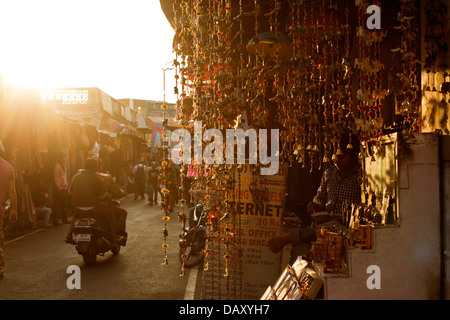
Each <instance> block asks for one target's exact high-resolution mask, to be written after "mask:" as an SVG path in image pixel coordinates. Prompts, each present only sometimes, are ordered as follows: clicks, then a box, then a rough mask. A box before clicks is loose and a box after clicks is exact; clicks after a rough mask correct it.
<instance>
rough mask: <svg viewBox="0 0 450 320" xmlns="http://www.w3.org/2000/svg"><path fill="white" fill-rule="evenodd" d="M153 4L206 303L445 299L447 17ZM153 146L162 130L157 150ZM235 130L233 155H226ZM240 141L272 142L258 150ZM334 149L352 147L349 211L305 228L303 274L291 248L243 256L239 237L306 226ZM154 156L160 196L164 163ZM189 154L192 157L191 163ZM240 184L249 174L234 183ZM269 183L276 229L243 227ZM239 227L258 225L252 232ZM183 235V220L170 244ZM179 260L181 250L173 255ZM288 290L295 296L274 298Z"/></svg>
mask: <svg viewBox="0 0 450 320" xmlns="http://www.w3.org/2000/svg"><path fill="white" fill-rule="evenodd" d="M160 3H161V7H162V10H163V12H164V13H165V15H166V17H167V19H168V21H169V22H170V23H171V25H172V27H173V28H174V30H175V36H174V39H173V52H174V60H173V67H174V69H175V70H176V71H175V73H176V75H175V80H176V87H175V89H174V90H175V93H176V94H177V95H178V98H179V100H178V102H177V117H178V119H179V121H180V123H181V124H182V126H183V129H184V130H185V131H183V134H180V136H183V137H185V136H193V137H194V139H193V142H192V143H190V144H188V145H185V144H183V143H182V142H180V145H184V146H185V148H181V154H186V153H189V156H187V157H186V158H184V160H185V161H183V162H182V163H181V164H180V163H179V165H180V177H181V180H183V179H184V178H185V177H186V172H188V171H195V172H197V173H198V174H197V175H196V176H195V177H194V183H191V187H190V190H191V194H192V195H194V201H195V203H202V205H203V206H204V208H205V210H206V211H207V213H208V219H209V220H208V221H209V223H208V226H209V233H207V236H206V240H207V241H206V249H205V250H204V252H205V261H204V278H203V281H204V284H203V285H204V292H203V293H204V296H203V298H205V299H225V298H226V299H232V298H235V299H241V298H244V299H245V298H247V299H253V298H255V297H264V298H275V299H282V298H283V297H289V298H293V299H305V298H308V299H311V298H316V297H319V298H324V299H353V298H354V299H361V298H367V299H386V298H393V299H395V298H399V299H423V298H425V299H440V298H448V293H447V292H448V281H447V280H446V279H447V276H446V275H447V274H449V273H450V272H449V268H448V263H447V260H448V259H447V258H446V256H445V252H447V251H446V250H447V249H446V248H447V247H448V242H449V241H448V225H449V224H448V212H446V210H445V209H444V210H443V207H442V206H444V208H446V207H447V206H448V205H446V204H443V203H446V201H447V200H445V201H443V199H444V198H445V190H446V185H447V183H442V182H443V180H442V179H443V177H444V176H445V170H444V168H446V167H445V163H446V162H445V161H446V160H445V159H444V158H442V157H441V156H440V155H441V154H442V153H443V152H444V151H445V150H447V149H448V145H447V144H448V140H447V139H445V138H444V137H445V136H446V135H448V132H449V131H448V129H449V126H448V121H447V117H446V114H447V113H448V104H447V99H448V92H449V90H448V89H449V87H448V81H447V78H448V74H449V66H448V61H449V52H448V37H447V38H446V36H445V34H446V32H447V31H445V30H448V17H449V8H448V4H446V3H445V2H444V1H437V2H436V5H430V4H429V2H426V1H425V2H422V1H420V2H417V1H378V2H375V3H369V2H367V1H333V0H328V1H322V0H320V1H284V0H275V1H259V0H253V1H251V0H248V1H246V0H241V1H233V0H224V1H204V0H196V1H185V0H161V1H160ZM164 107H165V104H162V109H163V110H164ZM166 130H167V122H165V121H162V135H164V134H167V131H166ZM237 130H241V131H239V132H242V133H243V134H244V138H243V139H244V140H241V142H239V141H238V140H239V139H238V138H237V139H236V140H234V139H233V140H227V139H225V137H228V136H227V134H228V133H230V131H233V132H234V133H236V132H238V131H237ZM252 134H256V135H258V134H259V135H262V136H264V134H265V135H266V136H265V137H266V138H267V137H269V136H271V134H272V136H276V139H275V140H272V141H271V142H269V143H267V139H266V140H265V143H266V144H264V141H262V140H252V137H253V136H252ZM344 136H348V138H349V143H348V146H347V148H350V149H351V148H352V139H357V140H358V141H359V142H360V149H359V150H357V151H358V152H359V162H360V163H361V165H362V169H361V171H360V176H359V183H360V188H361V201H360V202H357V203H351V202H349V203H346V204H345V207H343V208H341V209H342V212H343V213H341V214H340V215H339V216H335V215H334V213H333V212H331V213H330V212H327V213H326V214H328V215H330V214H331V216H332V218H333V220H335V221H339V224H338V226H336V225H334V226H333V227H317V230H316V231H317V234H316V237H315V241H314V242H313V243H312V244H311V245H312V248H311V250H310V251H309V252H308V256H307V257H302V259H300V260H298V259H297V258H299V257H296V256H289V255H290V252H289V250H288V247H286V248H287V250H285V251H283V254H282V255H281V256H280V255H272V256H271V257H268V256H266V254H265V250H266V249H267V248H266V247H264V244H263V242H264V239H259V242H255V243H257V244H258V246H257V247H249V246H246V245H244V243H243V239H242V238H241V237H242V236H243V235H246V236H249V235H250V233H251V232H252V233H253V235H255V234H256V232H258V234H262V233H264V234H267V235H268V237H271V236H273V234H271V235H269V233H270V232H281V231H282V230H283V229H284V231H286V230H287V229H289V228H292V227H295V228H299V227H301V225H302V224H303V225H304V224H305V223H307V218H308V215H307V214H305V211H306V208H305V207H306V203H308V202H309V201H311V200H312V198H313V196H314V193H315V191H316V190H317V187H318V181H320V177H321V176H322V175H323V173H324V172H325V170H326V169H327V168H329V167H331V166H333V163H334V161H335V160H336V159H337V158H338V157H339V156H341V155H342V154H343V151H342V149H341V148H342V146H340V145H339V141H340V140H341V138H343V137H344ZM269 140H270V139H269ZM180 141H182V140H180ZM240 143H241V144H242V143H243V144H244V145H246V147H247V149H245V150H243V149H240V148H239V144H240ZM235 144H236V145H235ZM252 147H254V148H253V149H252ZM162 148H163V156H164V160H163V162H162V164H163V165H162V171H161V181H162V183H163V184H164V183H165V181H166V180H165V177H166V176H165V172H166V171H165V167H166V166H167V164H168V162H169V161H170V159H171V154H170V152H169V149H168V148H167V146H164V145H163V147H162ZM195 150H197V151H199V152H198V153H197V156H198V157H197V158H196V156H195V154H194V155H193V157H192V158H189V157H190V156H191V154H192V153H195V152H194V151H195ZM273 151H274V153H271V152H273ZM202 152H203V153H202ZM253 153H256V154H257V155H261V154H266V155H268V156H269V155H271V154H272V155H276V157H277V161H278V163H279V166H278V171H277V172H275V173H272V174H269V175H264V174H261V172H262V171H260V170H261V169H262V168H267V167H269V166H270V164H269V163H270V161H267V160H268V159H267V158H265V159H263V161H262V162H261V160H262V158H255V157H253ZM444 154H445V152H444ZM239 156H241V158H239ZM181 157H182V156H181ZM228 157H230V159H232V160H231V162H228V161H225V159H227V160H228V159H229V158H228ZM269 157H270V156H269ZM239 159H241V160H242V159H245V161H242V162H239ZM255 159H256V160H255ZM193 168H194V169H193ZM243 168H246V169H245V170H248V171H249V172H253V173H254V174H253V175H252V176H251V177H244V176H243V175H242V176H240V177H239V178H236V174H237V173H240V172H242V170H244V169H243ZM283 168H286V169H283ZM280 170H281V171H282V172H283V173H284V172H285V173H286V176H284V180H283V181H284V182H283V183H282V184H279V185H278V188H279V189H278V190H277V191H276V192H275V193H276V194H281V195H282V197H281V199H280V202H279V203H277V204H276V205H274V206H273V207H272V209H273V208H278V207H277V206H280V207H279V208H278V209H276V211H271V213H274V212H277V217H278V216H279V217H280V219H279V220H278V219H275V220H271V219H267V217H266V216H265V214H267V213H268V212H267V211H265V213H261V214H260V215H259V214H258V213H256V212H257V207H258V203H259V204H261V203H265V206H266V207H265V208H266V210H267V208H268V207H269V205H270V194H271V191H270V189H269V191H268V192H267V190H266V189H265V188H266V187H267V186H268V185H270V183H269V181H272V180H273V179H275V177H278V176H277V173H279V172H280ZM293 177H297V178H298V179H293ZM275 180H276V179H275ZM262 181H265V182H264V183H262V184H261V182H262ZM265 183H268V185H267V184H265ZM244 186H245V187H246V186H248V187H249V190H250V194H251V195H252V200H251V201H249V202H247V201H246V200H247V199H248V198H244V197H245V193H242V190H244V189H243V188H244ZM182 188H183V187H182ZM225 190H228V191H227V192H225ZM181 191H182V192H183V193H182V194H186V192H184V190H181ZM252 191H253V192H252ZM170 192H173V191H170V190H169V189H166V195H167V197H168V195H169V194H170ZM265 192H266V193H265ZM286 195H287V197H286ZM236 197H238V198H237V199H236ZM445 199H446V198H445ZM182 200H183V201H182V203H184V202H185V199H184V198H183V199H182ZM163 208H164V207H163ZM252 210H253V211H252ZM447 211H448V210H447ZM248 212H253V213H255V216H254V217H253V218H255V217H258V215H259V220H258V219H257V221H258V222H257V223H258V225H257V228H256V225H255V224H254V223H255V221H253V220H252V219H247V218H248ZM166 213H167V212H166V210H165V209H164V216H163V220H164V221H167V219H168V217H167V214H166ZM421 216H422V217H421ZM227 217H231V218H229V219H227ZM271 217H272V216H271ZM261 218H263V219H261ZM186 219H187V217H186V212H185V209H184V208H183V210H182V212H180V213H179V220H180V222H181V225H182V229H183V228H184V227H185V223H186ZM265 223H267V224H268V225H267V224H265ZM230 224H232V227H230ZM164 225H165V226H164V243H163V248H164V256H165V260H164V262H165V263H167V254H166V253H167V250H168V247H167V245H166V242H165V240H166V237H167V235H168V233H167V228H166V224H165V222H164ZM272 227H273V229H271V228H272ZM258 228H260V229H258ZM257 229H258V231H257ZM224 230H226V231H224ZM253 240H255V239H247V241H253ZM247 244H248V242H247ZM259 245H260V246H259ZM187 246H188V245H187V244H186V239H184V238H183V237H182V238H181V242H180V247H181V248H186V247H187ZM263 247H264V249H262V248H263ZM286 255H287V256H288V257H286ZM303 258H304V259H306V260H307V267H305V268H302V270H303V271H301V272H300V271H299V272H297V273H295V272H294V273H295V276H294V277H288V276H287V275H288V274H291V275H292V274H293V271H292V270H293V268H294V266H293V264H292V263H293V261H294V262H295V261H301V262H298V263H297V264H296V265H295V268H297V267H298V265H299V264H300V265H302V266H303V262H302V261H305V260H303ZM295 268H294V269H295ZM274 269H279V270H278V272H276V271H273V270H274ZM230 270H234V271H233V272H231V273H230V272H229V271H230ZM244 270H251V271H249V272H246V271H244ZM419 270H421V271H422V272H421V271H419ZM380 272H381V276H380ZM276 273H278V275H276ZM181 274H182V275H184V274H185V272H184V264H183V263H182V272H181ZM380 277H381V278H380ZM256 278H258V281H254V279H256ZM277 279H278V281H277ZM380 279H381V287H380V286H379V280H380ZM244 283H245V285H243V284H244ZM311 286H312V287H314V290H313V292H312V291H308V290H310V289H311ZM319 287H320V288H319ZM289 288H295V290H294V289H292V290H293V291H291V292H290V294H289V293H288V291H283V290H284V289H286V290H288V289H289ZM380 288H381V289H380ZM280 290H281V291H280ZM289 290H290V289H289ZM308 292H309V294H308ZM281 293H282V294H281Z"/></svg>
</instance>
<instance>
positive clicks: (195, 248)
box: [179, 204, 207, 268]
mask: <svg viewBox="0 0 450 320" xmlns="http://www.w3.org/2000/svg"><path fill="white" fill-rule="evenodd" d="M187 221H188V222H189V228H187V229H186V230H183V232H184V234H183V237H182V238H181V239H180V251H179V258H180V262H181V263H183V262H184V266H185V267H186V268H192V267H195V266H197V265H199V264H200V263H202V262H203V260H204V259H205V251H204V250H205V244H206V238H207V236H206V214H205V212H203V206H202V205H201V204H197V205H196V206H195V207H193V208H191V209H190V212H189V217H188V218H187Z"/></svg>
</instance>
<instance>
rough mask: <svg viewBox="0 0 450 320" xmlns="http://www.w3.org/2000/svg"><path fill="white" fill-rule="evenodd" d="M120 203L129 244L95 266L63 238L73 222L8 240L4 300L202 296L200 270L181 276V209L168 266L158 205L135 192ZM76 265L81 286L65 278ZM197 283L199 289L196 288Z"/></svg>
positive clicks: (0, 294)
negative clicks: (70, 284)
mask: <svg viewBox="0 0 450 320" xmlns="http://www.w3.org/2000/svg"><path fill="white" fill-rule="evenodd" d="M122 206H123V207H124V208H125V209H127V210H128V219H127V230H128V234H129V238H128V242H127V245H126V246H125V247H122V248H121V251H120V253H119V254H118V255H117V256H113V255H112V253H111V252H108V253H106V254H105V255H104V256H103V257H101V256H97V263H96V264H95V265H94V266H92V267H87V266H85V265H84V263H83V259H82V257H81V256H80V255H78V253H77V252H76V250H75V246H73V245H69V244H66V243H65V242H64V237H65V235H66V232H67V229H68V227H69V225H63V226H57V227H51V228H48V229H45V230H43V229H40V230H37V231H36V232H35V233H33V234H28V235H26V236H24V237H20V238H17V239H15V240H12V241H8V242H7V243H6V245H5V256H6V272H5V279H3V280H2V281H1V282H0V299H2V300H7V299H12V300H24V299H27V300H38V299H39V300H42V299H54V300H76V299H80V300H95V299H102V300H108V299H120V300H129V299H133V300H163V299H164V300H183V299H200V289H199V288H200V287H199V284H200V283H201V272H199V270H198V269H195V270H190V269H186V276H184V277H181V276H180V269H181V268H180V262H179V260H178V240H179V233H180V229H181V225H180V223H179V222H178V219H177V211H175V212H174V213H172V214H171V220H170V221H169V222H168V226H167V229H168V231H169V236H168V238H167V243H168V244H169V249H168V261H169V264H168V265H162V261H163V249H162V247H161V245H162V243H163V232H162V230H163V221H162V216H163V212H162V210H161V208H160V206H148V205H147V201H146V200H137V201H135V200H133V197H132V196H131V197H128V198H126V199H125V200H123V201H122ZM72 265H75V266H79V267H80V271H81V273H80V274H81V288H80V289H68V287H67V284H66V283H67V279H68V278H69V277H70V276H71V274H72V272H69V273H67V269H68V267H69V266H72ZM190 273H192V274H191V277H190ZM195 280H197V281H196V282H195ZM195 283H197V287H198V288H197V290H194V287H195ZM187 285H188V288H187V290H186V286H187ZM194 292H195V296H194Z"/></svg>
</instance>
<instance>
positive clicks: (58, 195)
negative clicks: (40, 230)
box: [52, 153, 69, 226]
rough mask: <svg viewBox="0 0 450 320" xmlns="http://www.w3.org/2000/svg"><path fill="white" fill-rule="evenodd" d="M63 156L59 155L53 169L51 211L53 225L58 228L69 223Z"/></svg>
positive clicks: (62, 154)
mask: <svg viewBox="0 0 450 320" xmlns="http://www.w3.org/2000/svg"><path fill="white" fill-rule="evenodd" d="M65 159H66V158H65V154H64V153H60V154H59V156H58V160H57V162H56V164H55V166H54V167H53V190H52V191H53V192H52V196H53V210H52V220H53V225H55V226H59V225H61V221H60V220H62V223H69V221H68V220H67V207H66V201H67V188H68V186H69V184H68V182H67V173H66V166H65Z"/></svg>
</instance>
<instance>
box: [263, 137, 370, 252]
mask: <svg viewBox="0 0 450 320" xmlns="http://www.w3.org/2000/svg"><path fill="white" fill-rule="evenodd" d="M351 140H352V141H351V142H349V136H348V134H344V135H343V136H342V139H341V141H340V142H339V147H340V150H341V153H338V154H337V155H336V159H335V160H334V162H335V165H334V166H332V167H330V168H328V169H327V170H325V172H324V173H323V176H322V180H321V182H320V186H319V188H318V190H317V194H316V196H315V197H314V199H313V201H312V202H310V203H309V204H308V207H307V211H308V213H309V214H314V213H315V212H319V211H328V212H332V213H333V214H334V215H335V216H336V215H337V216H340V215H341V214H343V212H342V209H343V205H344V204H345V203H346V202H347V203H360V202H361V187H360V182H359V171H360V168H361V165H360V163H359V161H358V154H359V140H358V137H356V136H354V135H352V139H351ZM312 218H313V221H315V223H316V224H317V225H318V226H325V227H327V226H331V225H333V224H334V223H337V222H336V221H334V220H333V219H332V217H331V216H329V215H328V216H327V215H324V216H322V215H320V216H317V217H314V215H313V216H312ZM315 239H316V229H315V228H311V227H307V228H302V229H294V230H291V231H290V232H289V233H286V234H284V235H281V236H279V237H276V238H273V239H270V240H269V241H268V243H267V246H268V247H269V249H270V250H271V251H272V252H274V253H277V252H279V251H280V250H281V249H282V248H283V247H284V246H285V245H287V244H288V243H291V244H292V245H293V251H298V254H297V255H296V254H293V256H295V258H296V257H297V256H299V255H302V254H306V252H307V251H308V250H309V249H310V248H311V242H312V241H315Z"/></svg>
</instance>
